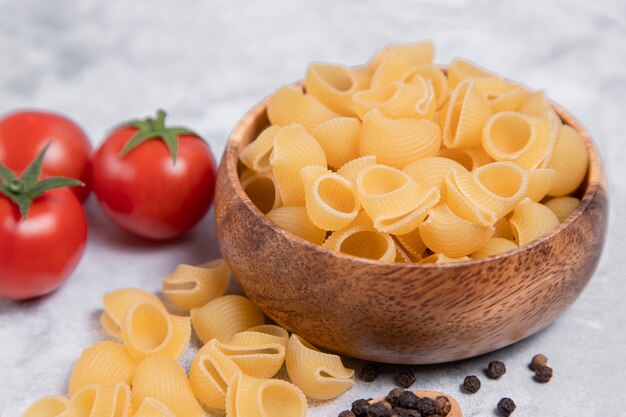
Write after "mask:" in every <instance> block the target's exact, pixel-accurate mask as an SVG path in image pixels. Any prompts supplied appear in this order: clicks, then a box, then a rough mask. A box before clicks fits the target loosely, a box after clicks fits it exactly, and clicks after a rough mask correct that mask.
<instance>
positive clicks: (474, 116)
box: [440, 80, 491, 148]
mask: <svg viewBox="0 0 626 417" xmlns="http://www.w3.org/2000/svg"><path fill="white" fill-rule="evenodd" d="M490 117H491V109H490V108H489V105H488V104H487V101H486V100H485V99H484V98H483V96H482V95H480V94H479V93H478V91H476V85H475V83H474V81H472V80H465V81H461V82H460V83H459V85H458V86H456V88H455V89H454V90H453V91H452V93H451V95H450V100H448V103H447V104H446V106H445V107H444V108H443V110H442V111H441V115H440V120H441V126H442V137H443V144H444V146H446V147H447V148H466V147H475V146H480V145H481V138H482V132H483V127H484V126H485V123H486V122H487V120H488V119H489V118H490Z"/></svg>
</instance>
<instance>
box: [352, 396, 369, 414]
mask: <svg viewBox="0 0 626 417" xmlns="http://www.w3.org/2000/svg"><path fill="white" fill-rule="evenodd" d="M369 408H370V403H369V401H367V400H364V399H360V400H356V401H355V402H353V403H352V412H353V413H354V415H355V416H356V417H367V410H369Z"/></svg>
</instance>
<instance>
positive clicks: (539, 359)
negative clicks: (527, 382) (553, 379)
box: [529, 353, 548, 372]
mask: <svg viewBox="0 0 626 417" xmlns="http://www.w3.org/2000/svg"><path fill="white" fill-rule="evenodd" d="M547 364H548V358H547V357H546V356H545V355H542V354H541V353H538V354H536V355H535V356H533V359H532V361H531V362H530V365H529V367H530V369H532V370H533V371H535V372H537V370H539V369H540V368H543V367H544V366H546V365H547Z"/></svg>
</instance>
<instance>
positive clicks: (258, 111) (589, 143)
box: [221, 69, 606, 270]
mask: <svg viewBox="0 0 626 417" xmlns="http://www.w3.org/2000/svg"><path fill="white" fill-rule="evenodd" d="M444 70H445V69H444ZM302 84H303V83H302V81H299V82H296V83H291V84H286V85H292V86H296V85H300V86H301V85H302ZM270 97H271V95H268V96H266V97H265V98H263V99H262V100H261V101H259V102H257V103H256V104H255V105H254V106H253V107H252V108H251V109H250V110H248V111H247V112H246V113H245V114H244V115H243V116H242V117H241V118H240V119H239V121H238V122H237V124H236V125H235V127H234V128H233V130H232V131H231V133H230V135H229V136H228V140H227V143H226V147H225V149H224V153H223V155H222V160H221V164H224V165H225V166H224V167H223V168H222V169H223V170H225V174H226V175H227V180H228V182H230V183H231V184H233V187H234V193H235V196H236V197H237V198H239V199H240V200H241V202H243V204H244V205H245V206H246V208H247V209H249V210H251V211H252V213H254V215H255V216H256V217H258V218H259V220H260V221H262V222H263V223H264V224H265V225H266V226H269V227H270V228H272V229H273V230H274V231H276V232H277V233H279V234H281V235H282V236H283V237H284V238H286V239H288V240H292V241H295V242H296V243H298V244H300V245H302V246H303V247H304V249H307V250H309V251H315V252H318V253H320V254H321V255H331V256H333V257H335V258H338V259H344V260H346V261H352V262H357V263H360V264H365V265H374V266H379V267H395V268H408V269H418V270H419V269H429V268H430V269H440V268H444V269H463V268H466V267H469V266H474V265H482V264H485V263H488V262H492V261H497V260H500V259H503V258H508V257H511V256H515V255H517V254H519V253H521V252H524V251H527V250H529V249H532V248H533V247H535V246H538V245H541V244H542V243H544V242H546V241H547V240H550V239H551V238H552V237H554V236H555V235H557V234H558V233H560V232H561V231H563V230H565V229H566V228H568V227H571V226H572V224H573V223H574V222H575V221H576V220H577V219H578V218H579V217H580V216H581V215H582V214H583V213H584V212H585V211H586V210H587V209H588V208H589V206H590V204H591V202H592V201H593V200H594V198H595V197H596V194H597V193H598V190H599V188H600V187H601V186H602V187H604V188H606V180H605V177H604V173H603V168H602V160H601V158H600V153H599V152H598V149H597V147H596V145H595V143H594V142H593V139H592V138H591V135H590V134H589V132H588V131H587V129H585V128H584V127H583V125H582V124H581V123H580V122H579V121H578V120H577V119H576V118H574V116H572V115H571V114H570V113H569V112H568V111H567V110H566V109H565V108H564V107H562V106H561V105H559V104H557V103H556V102H554V101H553V100H549V102H550V104H551V105H552V108H553V109H554V110H555V111H556V113H557V115H558V116H559V118H560V119H561V121H562V122H563V124H567V125H569V126H571V127H573V128H574V129H575V130H576V131H577V132H578V133H580V134H581V136H582V137H583V139H584V141H585V146H586V148H587V154H588V156H589V162H588V167H587V174H586V176H585V179H584V180H583V183H585V182H586V183H587V187H586V189H585V191H584V194H583V196H582V198H581V199H580V203H579V204H578V206H577V207H576V209H575V210H574V211H573V212H572V213H571V214H570V215H569V216H568V217H567V218H566V219H565V220H564V221H563V222H561V223H560V224H559V225H558V226H557V227H556V228H554V229H552V230H551V231H550V233H548V234H547V235H544V236H542V237H540V238H538V239H535V240H534V241H532V242H530V243H527V244H526V245H524V246H520V247H518V248H517V249H514V250H511V251H508V252H504V253H501V254H496V255H491V256H488V257H485V258H481V259H470V260H469V261H459V262H446V263H440V264H420V263H402V262H383V261H380V260H377V259H368V258H361V257H358V256H354V255H348V254H345V253H341V252H335V251H332V250H330V249H327V248H324V247H323V246H321V245H316V244H314V243H312V242H309V241H308V240H305V239H303V238H301V237H299V236H296V235H294V234H292V233H290V232H288V231H287V230H284V229H282V228H281V227H279V226H278V225H276V224H274V223H273V222H272V221H270V220H269V218H268V217H267V216H266V215H265V214H263V213H262V212H261V211H260V210H259V209H258V208H257V207H256V206H255V205H254V203H253V202H252V200H250V198H249V197H248V195H247V194H246V192H245V191H244V190H243V187H242V186H241V181H240V179H239V173H238V162H239V153H240V152H241V149H243V146H244V144H243V140H244V138H245V137H246V136H247V133H248V129H250V128H252V127H253V126H254V125H255V124H256V122H257V120H258V119H259V118H260V117H262V116H263V115H264V114H265V113H266V109H267V103H268V101H269V98H270Z"/></svg>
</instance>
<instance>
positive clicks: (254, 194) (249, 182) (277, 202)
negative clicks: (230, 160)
mask: <svg viewBox="0 0 626 417" xmlns="http://www.w3.org/2000/svg"><path fill="white" fill-rule="evenodd" d="M241 188H243V190H244V191H245V193H246V194H247V195H248V198H250V200H251V201H252V203H253V204H254V205H255V206H256V207H257V208H258V209H259V210H260V211H261V213H263V214H267V213H268V212H269V211H270V210H272V209H275V208H277V207H280V206H281V205H282V203H283V201H282V198H281V196H280V190H279V189H278V184H277V183H276V179H275V178H274V174H273V173H272V172H271V171H267V172H259V173H253V174H252V175H250V176H248V177H247V178H245V179H243V178H241Z"/></svg>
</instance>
